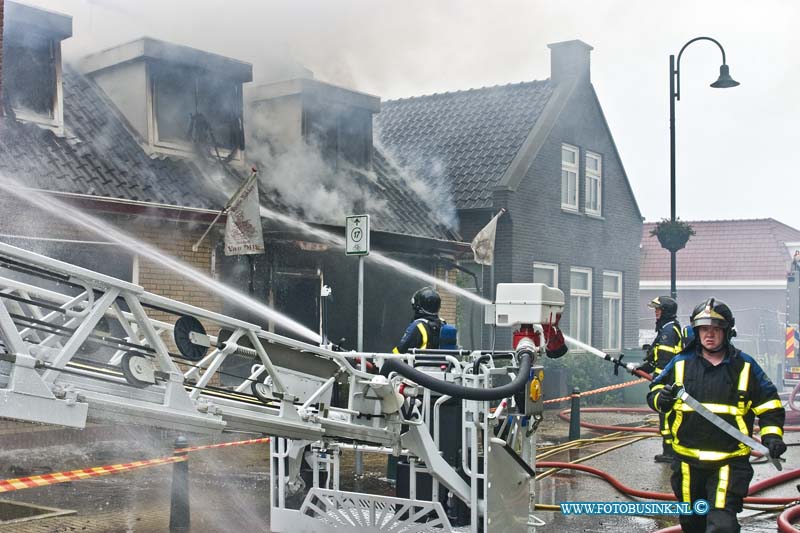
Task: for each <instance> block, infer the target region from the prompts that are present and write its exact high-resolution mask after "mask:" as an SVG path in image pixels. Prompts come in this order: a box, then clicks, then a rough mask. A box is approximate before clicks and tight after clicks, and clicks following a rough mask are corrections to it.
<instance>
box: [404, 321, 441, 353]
mask: <svg viewBox="0 0 800 533" xmlns="http://www.w3.org/2000/svg"><path fill="white" fill-rule="evenodd" d="M441 330H442V320H441V319H440V318H439V317H438V316H436V315H428V314H422V315H418V316H416V317H415V318H414V320H413V321H412V322H411V324H409V325H408V327H407V328H406V331H405V333H403V338H402V339H400V344H398V345H397V346H395V348H394V349H393V350H392V353H406V352H408V351H409V350H411V349H412V348H419V349H420V350H426V349H427V350H434V349H438V348H439V333H440V332H441Z"/></svg>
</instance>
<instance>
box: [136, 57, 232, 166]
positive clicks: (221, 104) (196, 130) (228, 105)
mask: <svg viewBox="0 0 800 533" xmlns="http://www.w3.org/2000/svg"><path fill="white" fill-rule="evenodd" d="M152 72H153V102H154V105H153V108H154V114H155V142H156V143H157V144H160V145H166V146H169V147H173V148H179V149H184V148H185V147H186V145H187V144H188V143H191V142H192V140H193V139H197V138H198V135H200V136H202V138H203V139H204V142H207V143H208V144H211V143H212V142H213V143H215V144H216V146H217V147H218V148H221V149H224V150H228V151H232V150H233V149H234V148H242V147H243V134H242V93H241V86H240V85H239V84H238V83H236V82H234V81H231V80H224V79H218V78H214V77H212V76H211V75H208V74H205V73H204V72H203V71H200V70H197V69H190V68H181V67H176V66H172V65H171V66H169V67H167V66H165V65H158V66H154V67H153V70H152ZM199 116H202V118H203V119H205V123H202V122H198V121H197V119H198V117H199Z"/></svg>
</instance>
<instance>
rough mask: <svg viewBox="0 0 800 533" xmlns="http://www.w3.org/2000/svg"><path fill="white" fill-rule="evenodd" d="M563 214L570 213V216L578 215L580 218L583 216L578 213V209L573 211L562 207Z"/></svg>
mask: <svg viewBox="0 0 800 533" xmlns="http://www.w3.org/2000/svg"><path fill="white" fill-rule="evenodd" d="M561 212H562V213H569V214H570V215H578V216H580V215H582V214H583V213H581V212H580V211H578V210H577V209H573V208H571V207H565V206H563V205H562V206H561Z"/></svg>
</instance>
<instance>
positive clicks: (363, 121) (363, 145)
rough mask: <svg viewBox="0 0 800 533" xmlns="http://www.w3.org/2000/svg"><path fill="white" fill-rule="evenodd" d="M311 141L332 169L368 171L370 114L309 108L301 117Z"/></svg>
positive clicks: (346, 110)
mask: <svg viewBox="0 0 800 533" xmlns="http://www.w3.org/2000/svg"><path fill="white" fill-rule="evenodd" d="M304 121H305V129H306V131H307V132H308V136H309V139H310V141H311V142H312V143H313V144H314V145H315V146H317V148H319V150H320V152H321V153H322V156H323V157H324V158H325V160H326V161H327V162H328V163H329V164H330V165H331V166H333V167H335V168H350V167H355V168H359V169H369V168H370V165H371V161H372V113H371V112H370V111H368V110H366V109H355V108H347V109H345V108H336V107H334V106H331V105H327V104H326V105H322V104H320V105H316V106H309V109H308V111H307V112H306V113H305V116H304Z"/></svg>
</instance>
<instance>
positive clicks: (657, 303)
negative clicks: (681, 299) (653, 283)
mask: <svg viewBox="0 0 800 533" xmlns="http://www.w3.org/2000/svg"><path fill="white" fill-rule="evenodd" d="M647 307H649V308H651V309H661V315H662V316H663V317H664V318H673V317H674V316H675V315H677V314H678V302H676V301H675V300H674V299H672V298H670V297H669V296H656V297H655V298H653V299H652V300H650V303H648V304H647Z"/></svg>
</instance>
